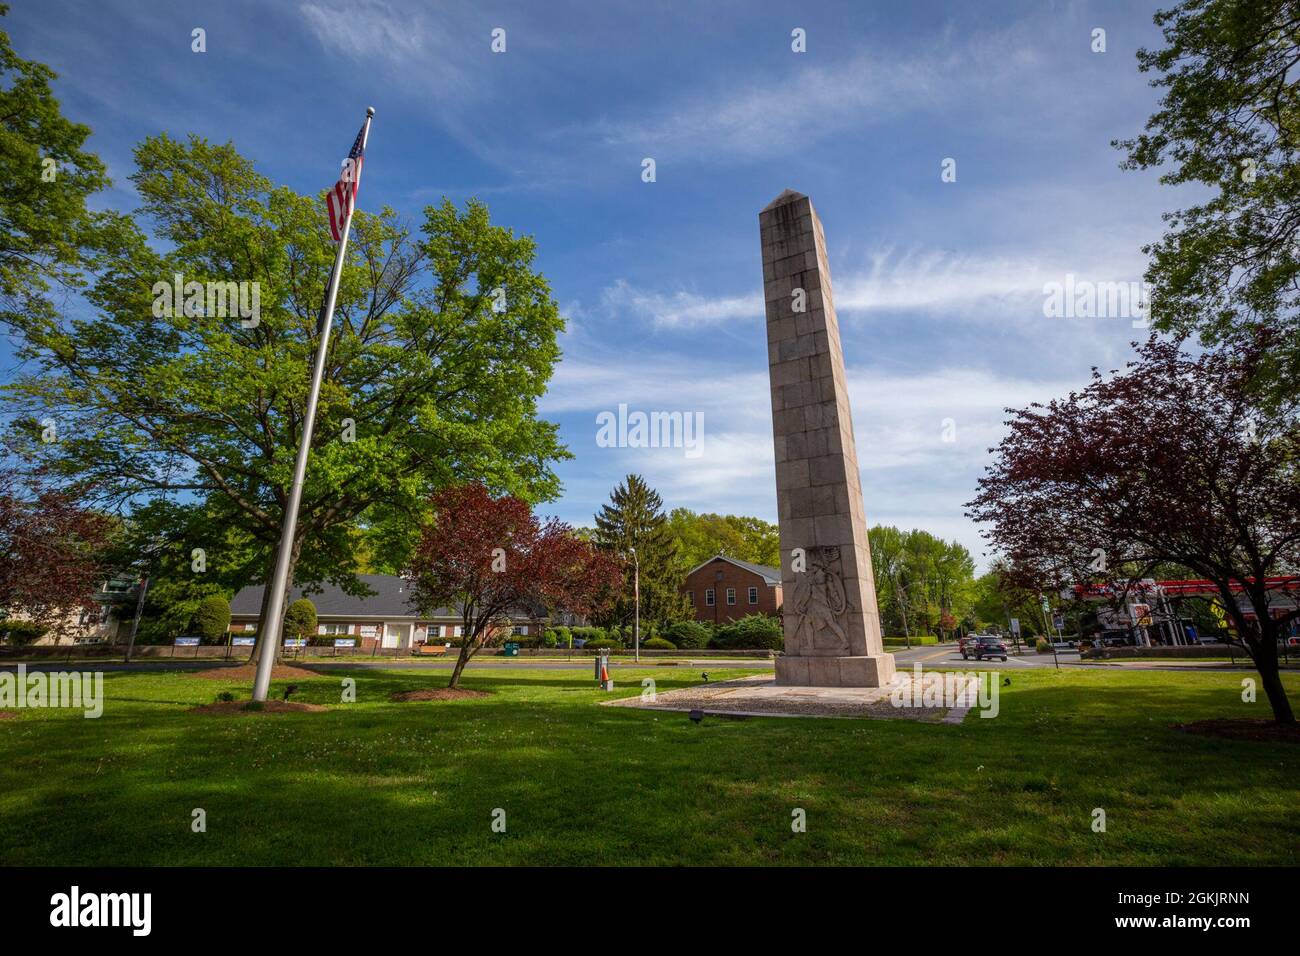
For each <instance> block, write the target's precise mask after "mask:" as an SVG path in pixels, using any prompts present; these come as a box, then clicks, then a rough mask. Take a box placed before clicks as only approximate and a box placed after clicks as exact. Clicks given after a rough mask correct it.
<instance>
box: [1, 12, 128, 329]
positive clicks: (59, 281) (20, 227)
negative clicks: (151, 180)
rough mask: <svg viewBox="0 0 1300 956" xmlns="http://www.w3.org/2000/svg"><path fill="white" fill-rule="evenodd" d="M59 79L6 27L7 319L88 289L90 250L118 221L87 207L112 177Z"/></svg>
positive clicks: (3, 196) (3, 209)
mask: <svg viewBox="0 0 1300 956" xmlns="http://www.w3.org/2000/svg"><path fill="white" fill-rule="evenodd" d="M7 12H8V6H7V5H3V4H0V15H3V14H5V13H7ZM55 76H56V74H55V73H54V72H53V71H52V70H51V69H50V68H49V67H47V66H45V65H44V64H42V63H36V62H34V61H32V60H24V59H23V58H22V57H20V56H19V55H18V54H17V53H16V52H15V51H14V49H13V47H12V46H11V45H10V42H9V35H8V34H7V33H6V32H4V31H3V30H0V176H3V177H4V179H3V184H0V317H10V316H14V315H17V314H20V313H23V312H32V311H39V312H43V313H46V312H48V311H49V310H50V309H51V305H50V302H49V301H48V299H47V298H46V293H48V292H50V291H51V289H52V287H56V286H58V287H63V288H65V289H74V288H77V287H78V286H80V284H81V271H82V268H83V266H84V265H85V261H86V258H85V253H86V251H87V248H88V247H90V246H93V245H94V243H95V241H96V240H95V237H96V234H97V233H98V232H99V230H100V228H101V227H104V228H106V227H107V225H108V222H109V221H111V220H112V219H113V217H110V216H99V217H96V216H93V215H92V214H91V213H89V212H88V211H87V209H86V198H87V197H88V196H89V195H90V194H92V193H94V192H96V191H97V190H99V189H102V188H103V187H104V186H105V185H107V183H108V178H107V176H106V175H105V172H104V164H103V163H102V162H100V160H99V158H98V157H97V156H95V155H94V154H93V153H90V152H88V151H87V150H86V149H85V142H86V138H87V137H88V136H89V135H90V128H89V127H87V126H83V125H81V124H80V123H74V122H72V121H71V120H69V119H67V118H66V117H64V115H63V113H62V111H61V109H60V107H59V102H58V100H57V99H55V98H54V94H53V92H52V91H51V90H50V81H51V80H53V79H55Z"/></svg>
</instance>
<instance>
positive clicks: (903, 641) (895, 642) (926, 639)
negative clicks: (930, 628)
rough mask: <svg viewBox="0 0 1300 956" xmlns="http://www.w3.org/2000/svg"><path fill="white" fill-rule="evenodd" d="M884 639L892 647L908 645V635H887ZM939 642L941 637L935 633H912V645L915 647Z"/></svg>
mask: <svg viewBox="0 0 1300 956" xmlns="http://www.w3.org/2000/svg"><path fill="white" fill-rule="evenodd" d="M883 640H884V642H885V644H887V645H889V646H890V647H906V646H907V638H906V637H886V638H884V639H883ZM938 643H939V638H937V637H935V636H934V635H933V634H913V635H912V646H913V647H924V646H925V645H927V644H938Z"/></svg>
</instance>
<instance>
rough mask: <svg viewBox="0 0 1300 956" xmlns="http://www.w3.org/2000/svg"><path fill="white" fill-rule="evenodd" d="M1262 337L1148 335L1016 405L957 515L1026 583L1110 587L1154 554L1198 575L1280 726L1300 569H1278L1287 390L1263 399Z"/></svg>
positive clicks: (1293, 410) (1290, 548)
mask: <svg viewBox="0 0 1300 956" xmlns="http://www.w3.org/2000/svg"><path fill="white" fill-rule="evenodd" d="M1272 346H1273V343H1272V342H1271V340H1269V339H1263V340H1260V341H1257V342H1256V343H1255V344H1254V345H1253V346H1252V347H1250V348H1248V349H1247V350H1245V351H1241V352H1237V351H1228V350H1222V349H1220V350H1214V351H1210V352H1206V353H1203V354H1201V355H1199V356H1196V357H1189V356H1188V355H1186V354H1184V353H1183V352H1182V351H1181V349H1180V345H1179V343H1177V342H1168V341H1161V340H1159V339H1157V338H1155V337H1153V338H1152V339H1151V340H1149V341H1148V342H1147V343H1146V344H1145V345H1144V346H1142V347H1141V348H1140V349H1139V351H1138V357H1137V359H1136V360H1135V361H1133V362H1130V363H1129V365H1128V367H1127V368H1125V369H1124V370H1122V371H1120V372H1117V373H1115V374H1113V375H1110V376H1109V377H1107V376H1103V375H1102V374H1101V373H1099V372H1096V371H1094V373H1093V380H1092V382H1091V383H1090V384H1089V385H1088V386H1087V387H1086V388H1085V389H1083V390H1082V391H1079V392H1076V393H1072V394H1071V395H1070V396H1069V397H1067V398H1065V399H1060V400H1056V401H1053V402H1051V403H1049V404H1048V405H1046V406H1039V405H1032V406H1030V407H1029V408H1026V409H1021V410H1019V411H1016V412H1014V414H1013V416H1012V418H1011V420H1010V422H1009V425H1010V431H1009V433H1008V435H1007V437H1006V438H1004V439H1003V440H1002V442H1001V444H1000V445H999V446H998V447H997V448H996V449H994V451H995V453H996V458H995V460H994V462H993V464H992V465H990V466H989V469H988V472H987V474H986V475H985V477H984V478H982V479H981V480H980V490H979V494H978V496H977V497H976V498H975V499H974V500H973V501H972V502H971V503H970V512H969V514H970V516H971V517H973V518H974V519H975V520H977V521H981V522H987V524H988V527H987V528H986V531H985V536H986V537H987V538H988V540H989V541H990V542H991V543H992V544H993V545H994V546H995V547H996V548H997V549H998V550H999V551H1000V552H1001V553H1002V554H1003V555H1005V556H1006V558H1007V559H1008V561H1009V565H1010V570H1011V571H1012V572H1013V574H1014V576H1015V577H1016V578H1017V579H1018V581H1019V583H1021V584H1022V585H1024V586H1028V587H1030V588H1035V589H1037V588H1041V589H1043V590H1051V591H1058V590H1061V589H1063V588H1065V587H1068V586H1070V585H1075V584H1083V583H1094V584H1104V585H1107V586H1108V587H1110V588H1119V589H1122V588H1126V587H1128V586H1129V585H1130V584H1131V582H1132V581H1134V580H1138V579H1141V578H1144V577H1147V576H1148V575H1149V574H1151V573H1152V572H1155V571H1157V570H1158V569H1159V568H1160V567H1161V566H1162V565H1165V564H1167V563H1173V564H1176V565H1179V566H1181V567H1184V568H1188V569H1190V570H1191V571H1192V572H1193V573H1195V574H1196V575H1197V576H1198V577H1201V578H1206V579H1208V580H1209V581H1210V582H1212V584H1213V586H1214V587H1215V588H1216V589H1217V591H1218V593H1219V598H1220V600H1221V602H1222V605H1223V607H1224V609H1225V611H1226V613H1227V614H1228V616H1229V618H1230V619H1231V621H1232V623H1233V625H1234V629H1235V630H1236V632H1237V634H1238V635H1239V637H1240V638H1241V639H1242V640H1243V641H1244V642H1245V645H1246V647H1247V649H1248V651H1249V653H1250V655H1251V657H1252V659H1253V660H1254V663H1255V666H1256V668H1257V669H1258V670H1259V675H1260V678H1261V683H1262V684H1263V687H1264V691H1265V693H1266V694H1267V695H1268V699H1269V702H1270V703H1271V705H1272V708H1273V714H1274V717H1275V718H1276V719H1277V720H1278V721H1279V722H1286V723H1291V722H1294V720H1295V718H1294V715H1293V712H1292V709H1291V703H1290V701H1289V700H1288V699H1287V694H1286V689H1285V688H1284V687H1283V686H1282V682H1281V680H1280V679H1279V677H1278V663H1277V661H1278V647H1277V642H1278V639H1279V637H1280V636H1281V635H1282V634H1284V633H1285V632H1286V629H1287V627H1288V625H1289V622H1290V621H1291V620H1293V619H1295V618H1296V617H1297V616H1300V610H1296V609H1295V607H1296V604H1295V599H1296V598H1297V597H1300V587H1297V586H1295V585H1294V582H1296V581H1300V578H1295V577H1291V581H1292V582H1293V584H1292V585H1287V584H1285V583H1279V581H1278V580H1277V579H1279V578H1287V577H1288V576H1294V575H1296V574H1297V573H1298V572H1300V418H1297V413H1298V412H1300V397H1298V396H1297V395H1296V394H1295V393H1294V392H1293V393H1291V394H1290V395H1289V396H1281V402H1282V404H1281V407H1277V408H1275V407H1274V406H1273V405H1271V404H1269V405H1262V404H1260V402H1259V400H1258V394H1257V392H1256V390H1255V389H1254V387H1253V385H1252V384H1251V383H1252V379H1253V377H1254V376H1255V374H1256V373H1257V370H1258V367H1259V363H1261V362H1262V361H1264V359H1265V357H1266V356H1268V355H1269V354H1270V352H1271V349H1272ZM1099 557H1100V558H1102V559H1103V560H1100V561H1099V560H1098V558H1099ZM1270 578H1273V579H1274V580H1273V581H1271V582H1270V580H1269V579H1270ZM1279 591H1281V592H1284V593H1282V595H1281V597H1282V598H1283V600H1282V601H1278V600H1277V598H1278V596H1279ZM1285 592H1290V593H1289V595H1288V594H1287V593H1285ZM1288 605H1289V606H1288Z"/></svg>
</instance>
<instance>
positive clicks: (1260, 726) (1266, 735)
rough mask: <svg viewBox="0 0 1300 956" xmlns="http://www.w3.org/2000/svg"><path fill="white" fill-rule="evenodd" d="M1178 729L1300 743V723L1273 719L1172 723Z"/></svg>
mask: <svg viewBox="0 0 1300 956" xmlns="http://www.w3.org/2000/svg"><path fill="white" fill-rule="evenodd" d="M1171 726H1173V727H1174V728H1175V729H1176V730H1185V731H1187V732H1188V733H1189V734H1199V735H1200V736H1202V737H1226V738H1228V739H1229V740H1262V741H1266V742H1269V743H1286V744H1300V724H1275V723H1274V722H1273V721H1271V720H1228V719H1226V718H1219V719H1216V720H1197V721H1193V722H1192V723H1190V724H1172V725H1171Z"/></svg>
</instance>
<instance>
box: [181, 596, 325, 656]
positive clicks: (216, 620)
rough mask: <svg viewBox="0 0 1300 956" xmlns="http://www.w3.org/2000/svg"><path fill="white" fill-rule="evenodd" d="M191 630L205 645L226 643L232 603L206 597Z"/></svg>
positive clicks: (193, 620)
mask: <svg viewBox="0 0 1300 956" xmlns="http://www.w3.org/2000/svg"><path fill="white" fill-rule="evenodd" d="M313 616H314V612H313ZM190 629H191V630H192V631H193V632H194V633H195V634H197V635H199V637H201V638H203V643H205V644H220V643H222V642H223V641H225V639H226V634H227V632H229V630H230V602H229V601H227V600H226V599H225V598H224V597H222V596H221V595H220V594H210V595H208V596H207V597H205V598H204V599H203V600H202V601H200V602H199V606H198V610H196V611H195V612H194V618H193V619H192V620H191V621H190ZM313 629H314V628H313Z"/></svg>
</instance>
